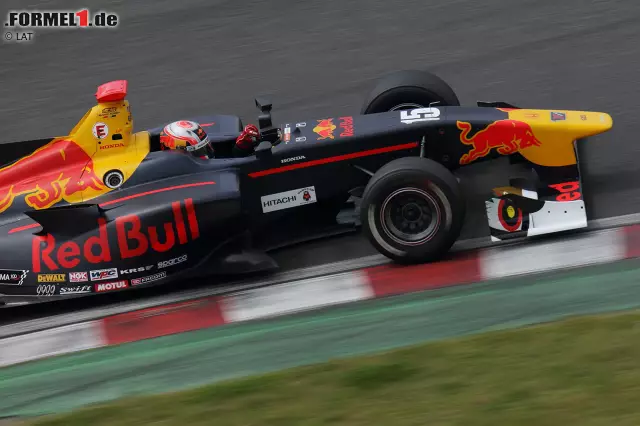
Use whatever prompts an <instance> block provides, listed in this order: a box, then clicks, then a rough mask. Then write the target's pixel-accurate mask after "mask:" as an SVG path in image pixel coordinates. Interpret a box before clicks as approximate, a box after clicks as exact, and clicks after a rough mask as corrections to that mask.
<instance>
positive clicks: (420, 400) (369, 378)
mask: <svg viewBox="0 0 640 426" xmlns="http://www.w3.org/2000/svg"><path fill="white" fill-rule="evenodd" d="M496 309H498V308H496ZM31 424H34V425H48V426H54V425H55V426H58V425H59V426H63V425H64V426H87V425H97V426H101V425H120V426H127V425H132V426H133V425H135V426H140V425H157V426H164V425H180V426H187V425H188V426H198V425H216V426H225V425H238V426H240V425H242V426H252V425H267V426H269V425H273V426H288V425H296V426H298V425H303V426H306V425H362V426H365V425H366V426H371V425H385V426H387V425H388V426H402V425H416V426H418V425H419V426H425V425H429V426H436V425H437V426H440V425H447V426H449V425H451V426H453V425H460V426H462V425H464V426H469V425H479V426H484V425H486V426H502V425H514V426H515V425H517V426H527V425H543V426H552V425H562V426H567V425H580V426H595V425H606V426H611V425H615V426H626V425H634V426H636V425H640V313H625V314H615V315H607V316H599V317H584V318H576V319H571V320H567V321H562V322H557V323H552V324H546V325H541V326H536V327H527V328H522V329H517V330H510V331H504V332H494V333H487V334H483V335H477V336H473V337H468V338H461V339H456V340H448V341H443V342H438V343H431V344H425V345H420V346H414V347H411V348H407V349H403V350H397V351H393V352H387V353H383V354H379V355H375V356H369V357H359V358H353V359H348V360H339V361H334V362H330V363H325V364H318V365H314V366H310V367H304V368H296V369H292V370H287V371H282V372H279V373H275V374H269V375H265V376H260V377H253V378H248V379H244V380H235V381H230V382H226V383H221V384H216V385H211V386H206V387H202V388H198V389H195V390H191V391H186V392H180V393H173V394H164V395H158V396H152V397H139V398H130V399H127V400H124V401H119V402H116V403H113V404H110V405H102V406H95V407H89V408H86V409H83V410H80V411H77V412H74V413H71V414H69V415H62V416H55V417H43V418H41V419H37V420H35V421H34V422H33V423H31Z"/></svg>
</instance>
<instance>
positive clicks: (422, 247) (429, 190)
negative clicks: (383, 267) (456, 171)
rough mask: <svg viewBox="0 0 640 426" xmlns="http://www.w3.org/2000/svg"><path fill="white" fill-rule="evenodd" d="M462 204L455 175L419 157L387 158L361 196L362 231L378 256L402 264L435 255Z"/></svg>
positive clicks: (460, 216)
mask: <svg viewBox="0 0 640 426" xmlns="http://www.w3.org/2000/svg"><path fill="white" fill-rule="evenodd" d="M465 208H466V204H465V202H464V198H463V195H462V191H461V189H460V185H459V184H458V181H457V179H456V178H455V176H454V175H453V174H452V173H451V172H450V171H449V170H447V169H446V168H445V167H444V166H442V165H441V164H439V163H436V162H435V161H432V160H429V159H426V158H421V157H406V158H400V159H397V160H394V161H391V162H389V163H388V164H386V165H385V166H383V167H382V168H380V170H378V171H377V172H376V174H375V175H374V176H373V177H372V178H371V180H370V181H369V183H368V185H367V187H366V188H365V191H364V194H363V196H362V204H361V211H360V215H361V221H362V227H363V231H364V233H365V235H366V236H367V238H368V239H369V241H370V242H371V244H373V246H374V247H375V248H376V249H377V250H378V251H379V252H380V253H382V254H383V255H385V256H387V257H389V258H390V259H392V260H394V261H396V262H398V263H403V264H412V263H422V262H428V261H432V260H436V259H437V258H439V257H440V256H442V255H444V254H446V253H447V252H448V251H449V249H450V248H451V246H452V245H453V243H454V242H455V241H456V240H457V239H458V236H459V235H460V231H461V229H462V225H463V221H464V216H465Z"/></svg>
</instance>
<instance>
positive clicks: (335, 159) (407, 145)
mask: <svg viewBox="0 0 640 426" xmlns="http://www.w3.org/2000/svg"><path fill="white" fill-rule="evenodd" d="M417 146H418V142H410V143H405V144H402V145H394V146H387V147H385V148H376V149H370V150H367V151H360V152H354V153H353V154H344V155H336V156H335V157H327V158H321V159H319V160H311V161H305V162H304V163H298V164H289V165H287V166H282V167H276V168H275V169H267V170H262V171H259V172H253V173H249V176H250V177H252V178H257V177H260V176H268V175H274V174H276V173H284V172H289V171H291V170H297V169H304V168H306V167H313V166H319V165H321V164H328V163H336V162H338V161H345V160H351V159H352V158H359V157H368V156H370V155H377V154H384V153H385V152H393V151H401V150H403V149H411V148H415V147H417Z"/></svg>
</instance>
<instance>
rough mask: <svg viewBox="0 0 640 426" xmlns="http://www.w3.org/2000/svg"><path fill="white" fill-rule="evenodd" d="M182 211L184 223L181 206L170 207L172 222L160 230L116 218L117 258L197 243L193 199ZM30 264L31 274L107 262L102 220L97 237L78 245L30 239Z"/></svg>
mask: <svg viewBox="0 0 640 426" xmlns="http://www.w3.org/2000/svg"><path fill="white" fill-rule="evenodd" d="M184 207H185V209H186V213H187V214H186V220H185V216H184V215H183V212H182V206H181V203H180V202H179V201H176V202H173V203H171V208H172V212H173V219H172V220H171V221H169V222H165V223H164V224H162V225H161V226H146V227H143V226H142V221H141V219H140V217H139V216H137V215H127V216H122V217H118V218H116V220H115V234H116V235H115V237H116V241H117V254H118V256H119V258H120V259H131V258H136V257H139V256H143V255H145V254H146V253H148V252H149V249H151V250H153V251H155V252H157V253H164V252H166V251H169V250H171V249H172V248H173V247H175V246H176V244H180V245H184V244H187V243H188V242H189V241H194V240H196V239H198V238H199V237H200V230H199V227H198V218H197V217H196V211H195V208H194V205H193V199H191V198H188V199H186V200H184ZM158 228H160V229H162V230H164V240H162V239H161V237H160V236H159V231H158ZM187 229H188V230H189V232H188V233H187ZM160 232H162V231H160ZM31 260H32V266H33V272H35V273H39V272H41V271H42V270H43V269H46V270H48V271H58V270H60V269H61V268H62V269H72V268H75V267H77V266H78V265H79V264H80V262H82V261H85V262H89V263H93V264H96V265H97V264H105V263H109V262H111V261H112V260H113V253H112V248H111V246H110V244H109V235H108V232H107V222H106V220H105V219H102V218H100V219H98V234H97V235H94V236H91V237H89V238H87V239H86V240H85V241H84V242H83V243H81V244H78V243H77V242H75V241H66V242H64V243H62V244H59V243H58V242H57V241H56V239H55V238H54V236H53V235H51V234H47V235H42V236H40V235H38V236H34V237H33V240H32V243H31ZM43 267H44V268H43Z"/></svg>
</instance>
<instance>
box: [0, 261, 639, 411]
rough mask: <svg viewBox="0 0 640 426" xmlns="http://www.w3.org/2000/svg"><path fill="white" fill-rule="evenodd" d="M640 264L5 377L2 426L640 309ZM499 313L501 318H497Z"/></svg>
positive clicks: (217, 333)
mask: <svg viewBox="0 0 640 426" xmlns="http://www.w3.org/2000/svg"><path fill="white" fill-rule="evenodd" d="M639 268H640V260H639V259H632V260H626V261H622V262H616V263H612V264H609V265H599V266H592V267H587V268H582V269H576V270H572V271H564V272H555V273H551V274H543V275H538V276H529V277H518V278H510V279H504V280H494V281H489V282H486V283H480V284H472V285H462V286H455V287H450V288H445V289H440V290H433V291H426V292H420V293H414V294H405V295H401V296H397V297H390V298H384V299H377V300H372V301H366V302H359V303H355V304H350V305H346V306H339V307H333V308H327V309H322V310H318V311H315V312H309V313H301V314H297V315H292V316H287V317H281V318H274V319H271V320H265V321H258V322H247V323H244V324H234V325H230V326H224V327H218V328H209V329H203V330H198V331H194V332H189V333H181V334H176V335H170V336H165V337H160V338H156V339H149V340H145V341H140V342H134V343H126V344H122V345H119V346H113V347H108V348H101V349H95V350H90V351H86V352H82V353H76V354H71V355H63V356H60V357H56V358H51V359H46V360H41V361H35V362H29V363H25V364H21V365H16V366H10V367H5V368H2V369H0V396H2V397H1V398H0V418H1V417H3V416H30V415H38V414H43V413H51V412H62V411H67V410H71V409H74V408H77V407H79V406H81V405H85V404H90V403H96V402H103V401H107V400H110V399H114V398H121V397H129V398H130V397H132V396H134V395H140V394H152V393H159V392H168V391H175V390H178V389H181V388H188V387H193V386H199V385H204V384H206V383H212V382H217V381H221V380H227V379H231V378H236V377H241V376H247V375H255V374H264V373H267V372H271V371H276V370H281V369H285V368H291V367H294V366H300V365H305V364H313V363H318V362H323V361H326V360H329V359H334V358H341V357H351V356H357V355H361V354H366V353H375V352H380V351H384V350H389V349H394V348H398V347H403V346H408V345H414V344H418V343H421V342H425V341H433V340H441V339H446V338H452V337H456V336H463V335H469V334H475V333H482V332H487V331H491V330H500V329H508V328H513V327H520V326H524V325H529V324H535V323H540V322H547V321H554V320H557V319H561V318H565V317H567V316H574V315H586V314H596V313H603V312H611V311H621V310H627V309H637V307H638V306H640V293H639V292H638V291H637V283H638V278H639V275H640V269H639ZM496 306H500V309H496Z"/></svg>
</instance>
